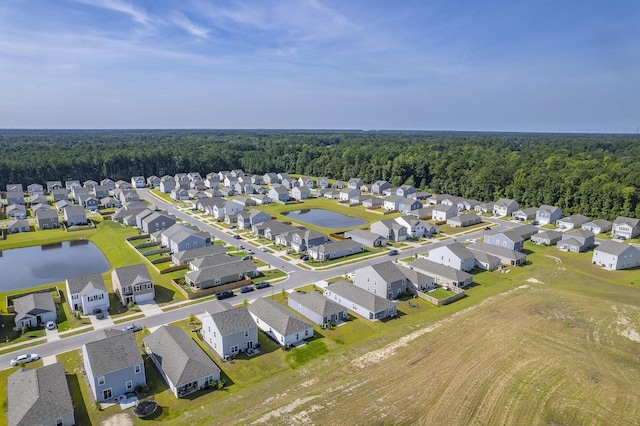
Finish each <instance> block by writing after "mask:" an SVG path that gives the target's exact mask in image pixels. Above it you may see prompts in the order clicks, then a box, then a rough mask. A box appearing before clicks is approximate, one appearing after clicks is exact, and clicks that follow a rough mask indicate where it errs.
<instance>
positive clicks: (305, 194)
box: [291, 186, 311, 200]
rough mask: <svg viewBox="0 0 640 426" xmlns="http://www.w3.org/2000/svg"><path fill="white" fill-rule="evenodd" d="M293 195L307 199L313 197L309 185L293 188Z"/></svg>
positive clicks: (297, 198) (300, 198) (296, 197)
mask: <svg viewBox="0 0 640 426" xmlns="http://www.w3.org/2000/svg"><path fill="white" fill-rule="evenodd" d="M291 197H292V198H295V199H296V200H306V199H308V198H310V197H311V190H310V189H309V187H307V186H295V187H294V188H293V189H292V190H291Z"/></svg>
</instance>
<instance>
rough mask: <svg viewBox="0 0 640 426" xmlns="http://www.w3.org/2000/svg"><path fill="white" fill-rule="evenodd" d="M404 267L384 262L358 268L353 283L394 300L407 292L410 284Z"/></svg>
mask: <svg viewBox="0 0 640 426" xmlns="http://www.w3.org/2000/svg"><path fill="white" fill-rule="evenodd" d="M403 269H404V268H402V267H400V266H397V265H396V264H394V263H393V262H391V261H389V262H383V263H378V264H375V265H369V266H365V267H363V268H359V269H356V271H355V276H354V278H353V284H354V285H355V286H357V287H360V288H361V289H363V290H366V291H368V292H370V293H373V294H377V295H378V296H380V297H384V298H385V299H389V300H394V299H397V298H398V297H399V296H400V295H401V294H403V293H406V292H407V286H408V285H409V283H408V281H409V280H408V279H407V276H406V275H405V273H404V272H403Z"/></svg>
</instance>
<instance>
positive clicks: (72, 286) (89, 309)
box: [66, 274, 109, 315]
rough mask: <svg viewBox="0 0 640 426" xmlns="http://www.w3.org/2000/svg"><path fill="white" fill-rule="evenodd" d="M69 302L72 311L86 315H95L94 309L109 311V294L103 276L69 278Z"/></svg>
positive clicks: (67, 285) (89, 275)
mask: <svg viewBox="0 0 640 426" xmlns="http://www.w3.org/2000/svg"><path fill="white" fill-rule="evenodd" d="M66 288H67V294H66V296H67V302H68V303H69V308H70V309H71V311H72V312H73V311H80V312H82V313H83V314H84V315H89V314H93V310H94V309H102V310H103V311H105V312H106V311H108V310H109V293H108V292H107V286H106V285H105V284H104V280H103V279H102V275H101V274H88V275H80V276H77V277H71V278H67V280H66Z"/></svg>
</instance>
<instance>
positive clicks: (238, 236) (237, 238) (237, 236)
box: [233, 234, 242, 240]
mask: <svg viewBox="0 0 640 426" xmlns="http://www.w3.org/2000/svg"><path fill="white" fill-rule="evenodd" d="M233 238H235V239H236V240H239V239H240V238H242V237H240V235H238V234H236V235H234V236H233Z"/></svg>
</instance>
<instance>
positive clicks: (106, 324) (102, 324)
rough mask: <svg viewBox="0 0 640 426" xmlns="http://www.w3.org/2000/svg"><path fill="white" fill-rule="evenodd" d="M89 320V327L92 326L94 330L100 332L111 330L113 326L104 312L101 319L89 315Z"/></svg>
mask: <svg viewBox="0 0 640 426" xmlns="http://www.w3.org/2000/svg"><path fill="white" fill-rule="evenodd" d="M89 320H91V325H92V326H93V329H94V330H100V329H102V328H111V327H113V326H115V324H114V322H113V319H112V318H111V316H110V315H109V314H108V312H105V315H104V318H103V319H98V318H96V316H95V315H89Z"/></svg>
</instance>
